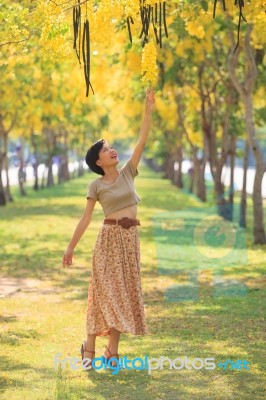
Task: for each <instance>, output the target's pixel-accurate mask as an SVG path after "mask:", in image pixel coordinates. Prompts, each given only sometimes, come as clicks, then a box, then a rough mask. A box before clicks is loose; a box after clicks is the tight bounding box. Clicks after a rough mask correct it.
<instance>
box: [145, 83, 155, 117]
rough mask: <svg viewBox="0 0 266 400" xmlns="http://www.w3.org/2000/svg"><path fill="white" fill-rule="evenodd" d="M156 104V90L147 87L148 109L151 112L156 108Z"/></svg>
mask: <svg viewBox="0 0 266 400" xmlns="http://www.w3.org/2000/svg"><path fill="white" fill-rule="evenodd" d="M154 105H155V101H154V90H153V89H146V111H148V112H150V113H151V112H152V111H153V109H154Z"/></svg>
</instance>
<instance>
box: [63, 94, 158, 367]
mask: <svg viewBox="0 0 266 400" xmlns="http://www.w3.org/2000/svg"><path fill="white" fill-rule="evenodd" d="M153 108H154V91H153V90H149V89H147V90H146V105H145V116H144V120H143V124H142V127H141V130H140V134H139V139H138V142H137V144H136V147H135V149H134V152H133V154H132V156H131V158H130V159H129V160H128V161H127V162H126V163H125V164H124V165H123V167H122V168H121V169H120V170H118V169H117V168H116V166H117V164H118V163H119V159H118V154H117V152H116V151H115V150H114V149H113V147H112V146H110V145H109V144H108V142H107V141H105V140H103V139H101V140H98V141H97V142H95V143H94V144H93V145H92V146H91V147H90V149H89V150H88V152H87V155H86V163H87V165H88V166H89V168H90V169H91V170H92V171H93V172H95V173H97V174H99V175H102V177H101V178H97V179H95V180H93V181H92V182H91V183H90V185H89V186H88V191H87V206H86V209H85V212H84V214H83V216H82V218H81V220H80V222H79V223H78V225H77V227H76V230H75V232H74V234H73V237H72V239H71V241H70V243H69V246H68V248H67V250H66V252H65V254H64V256H63V267H65V265H71V264H72V258H73V252H74V248H75V246H76V245H77V243H78V241H79V240H80V238H81V236H82V235H83V233H84V232H85V230H86V229H87V227H88V226H89V223H90V221H91V216H92V212H93V209H94V206H95V203H96V201H97V200H98V201H99V202H100V204H101V206H102V209H103V212H104V214H105V218H104V221H103V224H102V226H101V228H100V230H99V233H98V236H97V240H96V243H95V246H94V249H93V257H92V272H91V276H90V282H89V289H88V309H87V320H86V330H87V341H84V342H83V344H82V346H81V356H82V360H83V358H89V359H90V360H92V359H93V358H95V340H96V336H107V335H109V342H108V345H107V346H106V349H105V351H104V359H105V360H106V361H107V360H109V359H110V358H111V357H115V358H117V360H118V359H119V354H118V344H119V338H120V334H121V333H123V332H124V333H132V334H133V335H144V334H147V333H148V332H147V327H146V322H145V314H144V306H143V298H142V288H141V276H140V248H139V232H138V225H140V222H139V220H138V219H136V215H137V203H138V202H139V201H140V198H139V196H138V195H137V193H136V191H135V187H134V178H135V177H136V176H137V175H138V170H137V166H138V163H139V161H140V158H141V155H142V152H143V149H144V146H145V144H146V141H147V138H148V132H149V128H150V122H151V114H152V111H153ZM113 363H114V361H113ZM113 363H112V364H113ZM91 365H92V363H91V361H90V362H89V363H88V364H86V369H89V368H91Z"/></svg>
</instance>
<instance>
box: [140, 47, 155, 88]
mask: <svg viewBox="0 0 266 400" xmlns="http://www.w3.org/2000/svg"><path fill="white" fill-rule="evenodd" d="M156 59H157V54H156V46H155V44H154V42H153V41H150V42H148V43H146V45H145V46H144V48H143V49H142V59H141V74H142V75H141V81H142V82H143V84H144V85H145V86H150V85H152V86H154V85H155V84H156V83H157V77H158V68H157V64H156Z"/></svg>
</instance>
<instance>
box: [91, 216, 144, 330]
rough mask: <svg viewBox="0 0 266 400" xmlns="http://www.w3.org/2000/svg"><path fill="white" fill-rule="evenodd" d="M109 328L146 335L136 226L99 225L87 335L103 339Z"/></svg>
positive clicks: (94, 252)
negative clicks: (94, 335)
mask: <svg viewBox="0 0 266 400" xmlns="http://www.w3.org/2000/svg"><path fill="white" fill-rule="evenodd" d="M110 328H115V329H117V330H118V331H120V332H124V333H131V334H133V335H145V334H148V329H147V326H146V321H145V312H144V304H143V294H142V287H141V274H140V240H139V231H138V225H133V226H130V227H129V228H123V227H122V226H121V225H111V224H102V226H101V227H100V230H99V233H98V236H97V239H96V243H95V246H94V248H93V253H92V270H91V275H90V280H89V289H88V307H87V320H86V331H87V334H96V335H97V336H107V335H109V334H110Z"/></svg>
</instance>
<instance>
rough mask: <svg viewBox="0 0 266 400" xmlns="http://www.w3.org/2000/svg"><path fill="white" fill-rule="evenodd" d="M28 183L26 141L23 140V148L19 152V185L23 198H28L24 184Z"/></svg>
mask: <svg viewBox="0 0 266 400" xmlns="http://www.w3.org/2000/svg"><path fill="white" fill-rule="evenodd" d="M25 181H26V171H25V165H24V141H23V139H22V142H21V147H20V150H19V169H18V183H19V191H20V195H21V196H26V191H25V187H24V183H25Z"/></svg>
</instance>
